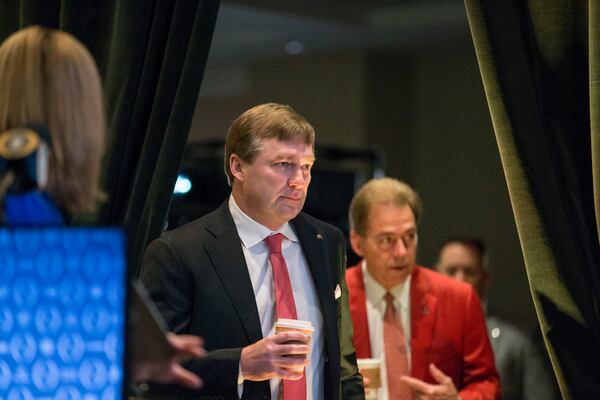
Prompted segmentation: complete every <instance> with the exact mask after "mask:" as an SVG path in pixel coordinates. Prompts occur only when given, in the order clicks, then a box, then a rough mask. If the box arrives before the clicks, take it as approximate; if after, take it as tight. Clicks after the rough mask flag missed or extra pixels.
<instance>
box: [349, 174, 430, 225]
mask: <svg viewBox="0 0 600 400" xmlns="http://www.w3.org/2000/svg"><path fill="white" fill-rule="evenodd" d="M373 204H384V205H395V206H398V207H402V206H405V205H408V206H409V207H410V208H411V210H412V212H413V214H414V216H415V223H416V224H417V225H418V224H419V220H420V218H421V211H422V206H421V199H420V198H419V195H418V194H417V192H415V191H414V190H413V188H411V187H410V186H409V185H408V184H406V183H404V182H401V181H399V180H398V179H393V178H377V179H372V180H370V181H369V182H367V183H366V184H365V185H364V186H363V187H361V188H360V190H359V191H358V192H356V194H355V195H354V197H353V198H352V202H351V203H350V227H351V228H352V229H353V230H354V231H356V232H357V233H358V234H359V235H361V236H364V235H365V234H366V231H367V225H368V218H369V210H370V209H371V206H372V205H373Z"/></svg>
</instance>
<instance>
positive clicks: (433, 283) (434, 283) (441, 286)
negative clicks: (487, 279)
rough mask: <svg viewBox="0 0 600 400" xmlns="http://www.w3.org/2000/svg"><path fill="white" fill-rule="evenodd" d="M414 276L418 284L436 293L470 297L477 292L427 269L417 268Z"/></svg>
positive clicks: (465, 284) (468, 286)
mask: <svg viewBox="0 0 600 400" xmlns="http://www.w3.org/2000/svg"><path fill="white" fill-rule="evenodd" d="M412 276H413V278H412V279H414V280H415V281H416V282H422V283H424V284H427V285H428V286H429V288H430V289H431V290H432V291H433V292H434V293H439V294H444V295H446V296H458V297H468V296H470V295H472V294H473V293H474V292H475V290H474V289H473V287H472V286H471V285H470V284H468V283H465V282H460V281H457V280H456V279H453V278H450V277H449V276H446V275H444V274H441V273H439V272H437V271H434V270H432V269H430V268H427V267H423V266H415V269H414V271H413V275H412Z"/></svg>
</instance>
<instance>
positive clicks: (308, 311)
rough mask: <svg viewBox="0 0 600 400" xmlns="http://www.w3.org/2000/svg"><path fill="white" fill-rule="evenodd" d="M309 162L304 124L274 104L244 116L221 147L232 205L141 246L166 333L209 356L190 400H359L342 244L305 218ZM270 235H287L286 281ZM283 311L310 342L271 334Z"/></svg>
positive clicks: (199, 363) (308, 131) (192, 366)
mask: <svg viewBox="0 0 600 400" xmlns="http://www.w3.org/2000/svg"><path fill="white" fill-rule="evenodd" d="M314 161H315V157H314V129H313V127H312V126H311V125H310V124H309V123H308V122H307V121H306V120H305V119H304V118H303V117H302V116H301V115H299V114H297V113H296V112H295V111H293V110H292V109H291V108H290V107H288V106H284V105H280V104H275V103H268V104H263V105H259V106H256V107H254V108H252V109H250V110H248V111H246V112H245V113H244V114H242V115H241V116H239V117H238V118H237V119H236V120H235V121H234V122H233V124H232V125H231V128H230V129H229V133H228V135H227V140H226V143H225V172H226V173H227V176H228V179H229V182H230V184H231V186H232V193H231V196H230V197H229V199H228V200H227V201H226V202H225V203H223V204H222V205H221V206H220V207H219V208H218V209H217V210H215V211H213V212H212V213H210V214H208V215H206V216H204V217H202V218H199V219H197V220H195V221H193V222H191V223H189V224H187V225H184V226H182V227H180V228H177V229H175V230H173V231H170V232H167V233H166V234H164V235H163V236H162V237H161V238H160V239H157V240H155V241H153V242H152V243H151V244H150V246H149V247H148V249H147V251H146V255H145V257H144V265H143V276H142V279H143V281H144V283H145V284H146V286H147V288H148V292H149V293H150V295H151V297H152V298H153V300H154V301H155V302H156V304H157V306H158V308H159V309H160V311H161V313H162V314H163V316H164V318H165V320H166V321H167V324H168V325H169V327H170V329H171V330H173V331H174V332H176V333H188V334H193V335H199V336H201V337H203V338H204V342H205V348H206V349H207V351H208V353H207V355H206V356H205V357H204V358H203V359H201V360H192V361H190V362H188V363H187V364H186V365H185V366H186V368H188V369H189V370H190V371H192V372H194V373H196V374H198V375H200V376H201V377H202V380H203V381H204V386H203V388H202V389H201V390H200V391H196V392H194V393H193V396H194V398H198V397H200V398H202V396H205V397H206V398H210V397H211V396H216V398H219V396H220V398H225V399H238V398H242V399H277V398H278V396H281V395H282V394H283V398H284V400H288V399H303V400H304V399H306V400H309V399H314V400H325V399H327V400H330V399H340V398H343V399H363V398H364V395H363V386H362V378H361V376H360V375H359V374H358V370H357V368H356V358H355V354H354V347H353V345H352V323H351V320H350V315H349V309H348V293H347V288H346V284H345V279H344V273H345V265H346V257H345V244H344V238H343V235H342V233H341V232H340V230H339V229H337V228H335V227H332V226H330V225H328V224H326V223H324V222H321V221H319V220H317V219H315V218H312V217H310V216H308V215H306V214H303V213H301V210H302V207H303V205H304V201H305V198H306V193H307V190H308V185H309V183H310V170H311V167H312V165H313V163H314ZM207 189H209V188H207ZM273 235H275V236H279V237H281V236H280V235H283V240H282V243H281V253H280V254H282V256H283V259H284V261H283V266H284V270H285V271H286V272H284V274H285V275H288V274H289V277H287V278H285V280H284V281H281V280H280V278H278V277H281V276H282V275H281V274H282V273H281V272H277V271H281V270H279V269H277V268H279V267H277V268H276V264H277V262H273V261H271V260H272V258H270V257H271V256H272V255H273V253H275V252H277V251H276V250H273V248H272V247H268V246H267V243H266V242H265V241H269V239H267V238H270V237H271V236H273ZM275 274H277V275H275ZM277 282H279V283H277ZM281 282H287V285H288V286H283V285H282V283H281ZM282 287H287V288H288V289H287V290H282V289H281V288H282ZM290 288H291V289H290ZM290 292H292V293H290ZM289 302H291V303H292V304H293V305H292V308H293V309H294V310H293V313H294V316H295V317H296V318H297V319H299V320H304V321H309V322H311V323H312V326H313V327H314V329H315V331H314V333H313V334H312V337H310V338H309V336H307V335H305V334H303V333H301V332H283V333H278V334H275V333H274V330H273V324H274V322H275V321H276V320H277V318H278V316H280V317H281V315H282V314H280V307H281V304H283V303H285V304H288V303H289ZM285 316H286V317H288V318H289V315H285ZM302 367H305V368H304V372H299V370H302ZM292 385H295V386H292ZM290 388H293V389H290ZM172 390H173V389H172ZM173 394H175V392H171V395H173ZM188 394H190V393H189V392H188ZM177 395H178V397H177V398H181V396H182V393H181V392H177Z"/></svg>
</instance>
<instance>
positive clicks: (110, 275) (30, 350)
mask: <svg viewBox="0 0 600 400" xmlns="http://www.w3.org/2000/svg"><path fill="white" fill-rule="evenodd" d="M125 246H126V244H125V235H124V233H123V232H122V231H121V230H120V229H117V228H0V399H7V400H12V399H19V400H27V399H37V400H39V399H65V400H67V399H69V400H75V399H86V400H92V399H98V400H104V399H111V400H112V399H117V398H121V397H122V393H123V379H124V343H125V308H126V299H125V296H126V282H127V278H126V276H127V271H126V250H125V249H126V247H125Z"/></svg>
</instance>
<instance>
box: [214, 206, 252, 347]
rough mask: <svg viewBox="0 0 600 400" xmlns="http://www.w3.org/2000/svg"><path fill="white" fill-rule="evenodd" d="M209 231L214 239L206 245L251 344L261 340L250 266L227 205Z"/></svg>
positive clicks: (219, 210)
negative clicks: (249, 270) (249, 271)
mask: <svg viewBox="0 0 600 400" xmlns="http://www.w3.org/2000/svg"><path fill="white" fill-rule="evenodd" d="M206 229H207V230H208V231H209V232H210V233H212V234H213V235H214V236H215V238H214V240H212V241H209V242H207V243H206V244H205V248H206V251H207V253H208V255H209V257H210V259H211V261H212V263H213V266H214V268H215V270H216V272H217V274H218V275H219V278H220V279H221V283H222V284H223V287H224V288H225V291H226V292H227V296H229V298H230V299H231V302H232V303H233V305H234V307H235V309H236V311H237V314H238V316H239V318H240V320H241V323H242V326H243V327H244V331H245V333H246V336H247V338H248V343H254V342H256V341H258V340H260V339H262V330H261V326H260V318H259V316H258V309H257V306H256V299H255V297H254V290H253V289H252V281H251V280H250V274H249V273H248V266H247V265H246V259H245V258H244V253H243V251H242V246H241V242H240V238H239V236H238V233H237V229H236V228H235V224H234V222H233V218H232V217H231V214H230V212H229V207H228V204H227V202H225V203H223V205H221V207H220V208H219V209H218V210H217V212H215V214H214V219H213V220H211V221H209V222H208V223H207V226H206ZM215 301H218V300H217V299H215Z"/></svg>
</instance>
